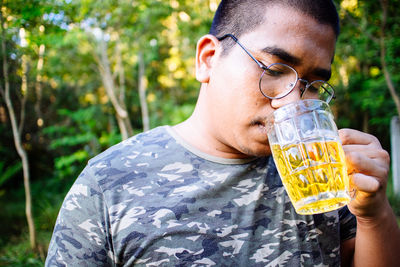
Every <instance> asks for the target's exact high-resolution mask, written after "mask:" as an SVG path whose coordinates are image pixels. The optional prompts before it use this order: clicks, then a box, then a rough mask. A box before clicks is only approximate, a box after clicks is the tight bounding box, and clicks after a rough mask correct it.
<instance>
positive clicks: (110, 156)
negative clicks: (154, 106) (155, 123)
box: [88, 126, 172, 167]
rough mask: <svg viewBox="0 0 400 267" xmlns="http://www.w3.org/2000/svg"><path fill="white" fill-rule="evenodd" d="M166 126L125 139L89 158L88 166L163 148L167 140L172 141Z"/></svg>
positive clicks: (109, 162)
mask: <svg viewBox="0 0 400 267" xmlns="http://www.w3.org/2000/svg"><path fill="white" fill-rule="evenodd" d="M167 127H168V126H161V127H157V128H155V129H152V130H150V131H147V132H143V133H140V134H137V135H135V136H132V137H131V138H129V139H126V140H124V141H122V142H120V143H118V144H116V145H114V146H112V147H110V148H108V149H107V150H105V151H104V152H102V153H100V154H99V155H97V156H95V157H94V158H92V159H91V160H89V163H88V165H89V166H90V167H92V166H95V165H96V164H99V163H103V164H111V163H112V162H111V160H115V159H118V158H120V157H130V158H133V157H134V156H135V155H137V154H139V153H143V152H145V151H158V150H160V149H164V148H165V147H166V146H167V144H168V142H171V141H172V137H171V136H170V135H169V134H168V132H167V130H166V129H167Z"/></svg>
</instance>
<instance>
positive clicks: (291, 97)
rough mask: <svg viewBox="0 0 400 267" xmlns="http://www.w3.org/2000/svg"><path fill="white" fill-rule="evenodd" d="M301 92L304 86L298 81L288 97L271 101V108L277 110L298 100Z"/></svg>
mask: <svg viewBox="0 0 400 267" xmlns="http://www.w3.org/2000/svg"><path fill="white" fill-rule="evenodd" d="M299 80H300V79H299ZM302 90H304V84H302V83H301V82H299V81H298V82H297V83H296V85H295V87H294V88H293V90H292V91H291V92H290V93H289V94H288V95H286V96H285V97H283V98H280V99H271V107H273V108H274V109H277V108H280V107H282V106H284V105H286V104H289V103H292V102H296V101H298V100H300V99H301V92H302Z"/></svg>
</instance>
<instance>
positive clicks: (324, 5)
mask: <svg viewBox="0 0 400 267" xmlns="http://www.w3.org/2000/svg"><path fill="white" fill-rule="evenodd" d="M274 4H280V5H283V6H289V7H292V8H295V9H297V10H299V11H300V12H302V13H304V14H306V15H308V16H310V17H311V18H313V19H315V20H316V21H317V22H319V23H321V24H325V25H328V26H331V27H332V29H333V30H334V32H335V35H336V38H337V37H338V35H339V32H340V26H339V16H338V13H337V10H336V7H335V5H334V3H333V1H332V0H222V1H221V3H220V4H219V6H218V9H217V11H216V12H215V15H214V19H213V22H212V25H211V28H210V34H212V35H214V36H216V37H222V36H223V35H225V34H233V35H235V36H236V37H237V38H239V37H240V36H241V35H243V34H244V33H247V32H250V31H252V30H254V29H255V28H256V27H257V26H259V25H261V24H262V23H263V22H264V19H265V18H264V14H265V10H266V8H268V7H269V6H272V5H274ZM226 40H227V41H226V42H224V43H223V49H224V51H226V50H229V48H230V47H232V46H233V45H234V42H233V41H232V40H231V39H230V38H229V39H226Z"/></svg>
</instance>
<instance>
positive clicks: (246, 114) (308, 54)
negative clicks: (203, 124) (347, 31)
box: [205, 5, 335, 157]
mask: <svg viewBox="0 0 400 267" xmlns="http://www.w3.org/2000/svg"><path fill="white" fill-rule="evenodd" d="M239 42H241V44H243V45H244V46H245V47H246V48H247V49H248V50H249V51H250V53H252V54H253V56H254V57H255V58H256V59H258V60H259V61H261V62H262V63H264V64H265V65H266V66H268V65H270V64H271V63H276V62H281V63H286V64H288V65H290V66H292V67H293V68H294V69H296V71H297V72H298V74H299V78H302V79H305V80H308V81H310V82H311V81H314V80H326V79H329V77H324V76H326V73H329V72H330V69H331V61H332V59H333V56H334V49H335V34H334V31H333V29H332V28H331V27H330V26H327V25H321V24H319V23H318V22H316V21H315V20H313V19H312V18H310V17H308V16H306V15H304V14H303V13H300V12H298V11H296V10H294V9H292V8H289V7H283V6H280V5H275V6H272V7H269V8H268V9H267V11H266V15H265V21H264V23H262V24H261V25H260V26H259V27H258V28H256V29H255V30H253V31H251V32H248V33H246V34H244V35H242V36H240V37H239ZM221 49H222V48H220V49H217V51H216V54H215V57H216V61H215V64H214V65H213V68H212V70H211V74H210V80H209V83H208V84H207V87H206V88H205V90H207V91H206V99H207V101H206V103H207V104H206V107H207V113H208V114H209V115H208V122H207V128H208V131H209V133H210V134H211V136H213V138H215V140H217V142H218V144H219V150H221V151H223V152H224V153H228V154H231V156H232V157H243V156H262V155H269V154H270V149H269V146H268V140H267V135H266V132H265V127H264V123H263V120H264V119H265V118H266V116H268V115H269V114H271V112H273V111H274V110H275V109H277V108H279V107H280V106H282V105H284V104H288V103H290V102H293V101H297V100H299V99H300V93H299V92H300V87H301V84H300V82H298V83H297V85H296V88H295V89H294V90H293V92H292V93H290V94H289V95H288V96H286V97H285V98H283V99H279V100H270V99H267V98H265V97H264V96H263V95H262V94H261V93H260V91H259V88H258V82H259V78H260V75H261V73H262V71H261V69H260V68H259V67H258V66H257V64H256V63H255V62H254V61H253V60H252V59H251V58H250V57H249V56H248V55H247V54H246V53H245V52H244V50H243V49H242V48H241V47H240V46H239V45H235V46H234V47H232V48H231V49H230V50H229V52H228V54H227V55H223V56H221V51H222V50H221ZM328 76H329V75H328Z"/></svg>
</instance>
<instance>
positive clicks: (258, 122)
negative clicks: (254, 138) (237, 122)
mask: <svg viewBox="0 0 400 267" xmlns="http://www.w3.org/2000/svg"><path fill="white" fill-rule="evenodd" d="M251 126H256V127H258V129H259V130H261V132H262V133H263V134H267V128H266V127H265V123H264V122H263V121H262V120H254V121H252V122H251Z"/></svg>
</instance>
